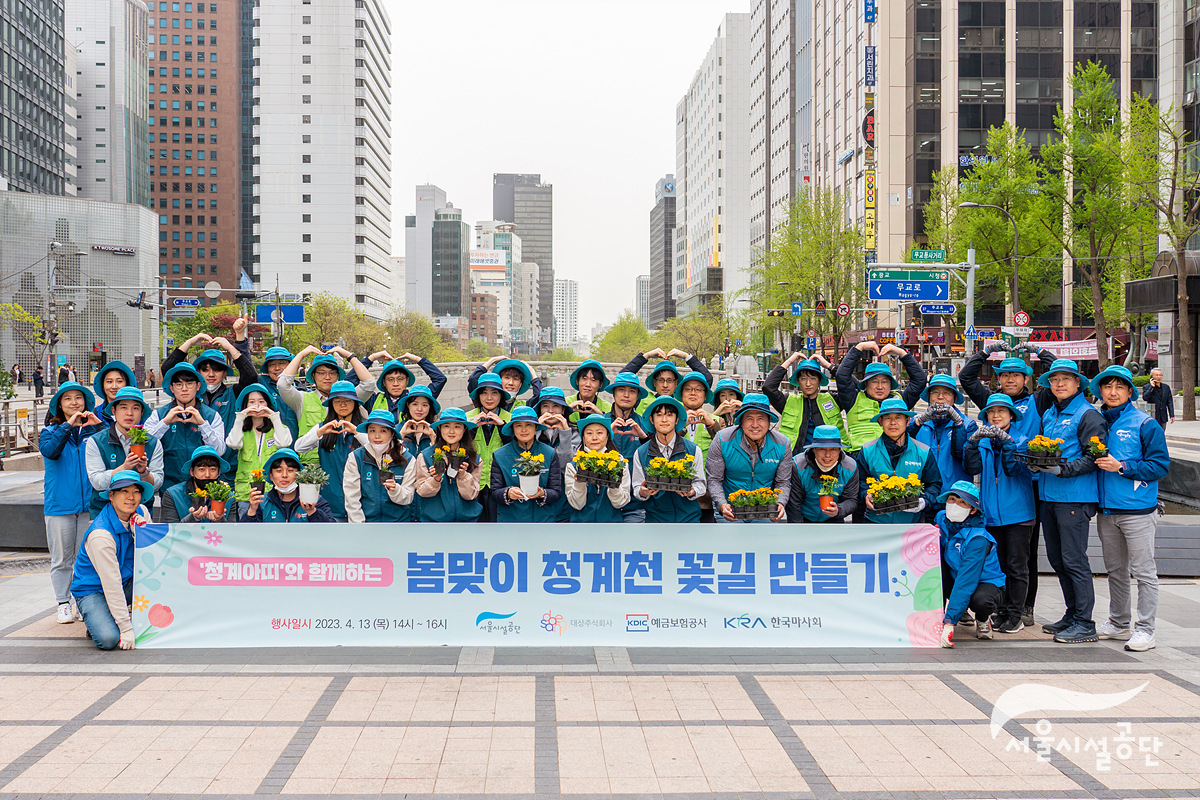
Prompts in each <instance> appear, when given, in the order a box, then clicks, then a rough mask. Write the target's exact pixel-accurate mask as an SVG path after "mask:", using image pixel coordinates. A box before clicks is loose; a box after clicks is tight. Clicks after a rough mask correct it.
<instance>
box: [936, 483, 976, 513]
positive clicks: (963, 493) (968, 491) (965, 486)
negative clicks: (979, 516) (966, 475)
mask: <svg viewBox="0 0 1200 800" xmlns="http://www.w3.org/2000/svg"><path fill="white" fill-rule="evenodd" d="M950 495H954V496H955V497H957V498H958V499H960V500H963V501H965V502H966V504H967V505H969V506H970V507H971V508H973V509H975V510H976V511H979V510H980V508H979V489H977V488H975V484H973V483H971V482H970V481H955V482H954V485H953V486H951V487H950V489H949V490H948V491H945V492H942V493H941V494H940V495H938V502H939V503H944V502H946V498H947V497H949V496H950Z"/></svg>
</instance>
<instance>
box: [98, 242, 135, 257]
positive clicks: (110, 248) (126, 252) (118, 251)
mask: <svg viewBox="0 0 1200 800" xmlns="http://www.w3.org/2000/svg"><path fill="white" fill-rule="evenodd" d="M92 249H93V250H100V251H102V252H105V253H112V254H113V255H118V256H136V255H137V248H136V247H117V246H114V245H109V244H94V245H92Z"/></svg>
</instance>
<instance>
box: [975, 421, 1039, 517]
mask: <svg viewBox="0 0 1200 800" xmlns="http://www.w3.org/2000/svg"><path fill="white" fill-rule="evenodd" d="M1012 432H1013V433H1016V431H1012ZM1018 436H1019V434H1018ZM1025 445H1026V441H1025V440H1024V439H1020V438H1014V439H1013V441H1011V442H1005V443H1004V445H1003V447H1001V449H1000V452H999V453H997V452H996V447H997V442H996V440H995V439H981V440H980V441H978V442H967V446H966V449H965V450H963V467H964V468H965V469H966V470H967V474H968V475H979V476H980V478H979V499H980V501H981V503H982V505H983V519H984V524H985V525H988V526H991V527H995V526H998V525H1018V524H1020V523H1022V522H1028V523H1032V522H1033V521H1034V520H1035V519H1037V512H1036V511H1035V510H1034V507H1033V473H1032V472H1030V471H1029V468H1028V467H1026V466H1025V465H1024V464H1023V463H1022V462H1020V461H1017V458H1016V454H1017V453H1018V452H1019V451H1020V450H1021V449H1022V448H1023V447H1024V446H1025ZM968 480H971V479H970V478H968Z"/></svg>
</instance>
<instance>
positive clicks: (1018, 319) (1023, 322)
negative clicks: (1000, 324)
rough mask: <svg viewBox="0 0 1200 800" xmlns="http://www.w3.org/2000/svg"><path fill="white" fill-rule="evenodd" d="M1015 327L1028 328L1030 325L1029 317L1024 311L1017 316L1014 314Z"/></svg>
mask: <svg viewBox="0 0 1200 800" xmlns="http://www.w3.org/2000/svg"><path fill="white" fill-rule="evenodd" d="M1013 325H1015V326H1017V327H1018V328H1024V327H1026V326H1027V325H1029V315H1028V314H1026V313H1025V312H1024V311H1018V312H1017V313H1016V314H1013Z"/></svg>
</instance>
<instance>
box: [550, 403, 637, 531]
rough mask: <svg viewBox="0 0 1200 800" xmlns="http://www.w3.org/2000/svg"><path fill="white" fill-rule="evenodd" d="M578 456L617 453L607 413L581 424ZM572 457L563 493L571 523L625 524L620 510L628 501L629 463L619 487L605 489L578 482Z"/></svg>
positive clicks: (597, 415)
mask: <svg viewBox="0 0 1200 800" xmlns="http://www.w3.org/2000/svg"><path fill="white" fill-rule="evenodd" d="M579 436H580V443H579V449H578V451H577V452H578V453H586V452H589V451H594V452H597V453H609V452H611V453H616V454H617V455H618V456H619V455H620V451H619V450H617V448H616V446H615V445H614V444H613V441H612V421H611V420H610V419H609V418H608V417H607V416H605V415H604V414H593V415H591V416H587V417H584V418H583V419H581V420H580V421H579ZM575 458H576V456H574V455H572V457H571V458H568V459H567V461H566V467H565V468H564V470H563V494H564V495H565V496H566V498H567V504H568V514H567V521H569V522H624V516H623V515H622V513H621V509H622V508H624V507H625V504H626V503H628V502H629V496H630V488H629V487H630V485H631V482H632V475H631V467H630V465H629V464H626V465H625V467H624V470H623V471H622V472H621V479H620V480H619V481H618V482H617V484H618V485H617V486H612V487H605V486H597V485H595V484H592V483H584V482H583V481H580V480H578V479H577V476H578V475H579V467H578V464H577V463H576V461H575Z"/></svg>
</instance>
